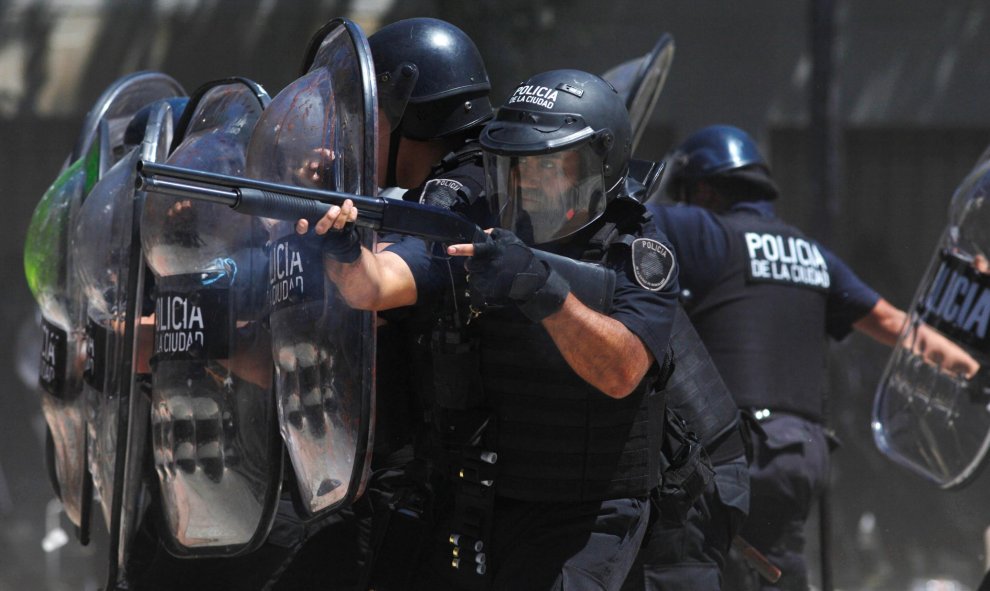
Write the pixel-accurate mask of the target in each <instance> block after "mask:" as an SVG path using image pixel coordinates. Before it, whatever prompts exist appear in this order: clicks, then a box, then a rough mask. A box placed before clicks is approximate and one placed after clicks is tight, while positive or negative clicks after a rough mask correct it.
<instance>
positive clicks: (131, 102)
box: [71, 72, 186, 161]
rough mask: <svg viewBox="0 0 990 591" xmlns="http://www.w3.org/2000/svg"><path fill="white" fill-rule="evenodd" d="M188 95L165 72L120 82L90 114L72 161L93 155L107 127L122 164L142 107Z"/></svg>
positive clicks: (141, 73) (102, 96) (137, 73)
mask: <svg viewBox="0 0 990 591" xmlns="http://www.w3.org/2000/svg"><path fill="white" fill-rule="evenodd" d="M185 94H186V92H185V90H183V88H182V86H181V85H180V84H179V83H178V82H176V80H175V79H174V78H172V77H171V76H169V75H167V74H163V73H161V72H135V73H133V74H128V75H126V76H123V77H121V78H119V79H118V80H117V81H115V82H114V83H113V84H111V85H110V86H109V87H107V89H106V90H104V91H103V94H101V95H100V97H99V98H98V99H97V100H96V102H95V103H94V104H93V107H92V108H91V109H90V110H89V112H87V113H86V118H85V120H84V121H83V128H82V133H81V134H80V136H79V139H78V140H77V141H76V147H75V149H74V150H73V152H72V157H71V158H72V160H76V159H78V158H80V157H81V156H82V155H83V154H85V153H86V152H88V151H89V148H90V145H91V144H92V143H93V141H94V140H95V139H96V138H97V133H98V131H99V128H100V125H101V124H105V125H106V126H107V132H108V134H109V135H108V139H109V141H110V145H111V146H113V147H114V149H113V154H112V155H113V157H114V161H116V160H119V159H120V157H121V156H123V155H124V151H126V150H125V148H124V145H123V144H124V142H123V135H124V130H125V129H126V128H127V124H128V122H129V121H130V120H131V116H132V115H133V114H134V113H135V112H136V111H137V110H138V109H140V108H141V107H144V106H145V105H150V104H151V103H153V102H155V101H157V100H159V99H163V98H169V97H173V96H185Z"/></svg>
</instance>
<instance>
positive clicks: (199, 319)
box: [155, 295, 206, 354]
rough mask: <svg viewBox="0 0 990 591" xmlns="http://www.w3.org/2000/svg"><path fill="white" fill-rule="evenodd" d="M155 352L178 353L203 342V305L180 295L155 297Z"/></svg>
mask: <svg viewBox="0 0 990 591" xmlns="http://www.w3.org/2000/svg"><path fill="white" fill-rule="evenodd" d="M155 318H156V319H157V320H156V326H155V329H156V330H155V353H156V354H158V353H165V354H168V353H182V352H186V351H189V350H190V349H192V348H193V347H195V346H198V347H200V348H203V347H205V346H206V332H205V331H206V324H205V322H204V321H203V308H202V307H201V306H199V305H197V304H196V303H194V302H192V301H191V300H190V298H188V297H185V296H182V295H165V296H162V297H159V298H157V299H156V300H155Z"/></svg>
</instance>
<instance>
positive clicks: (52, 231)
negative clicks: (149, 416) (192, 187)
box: [24, 72, 182, 544]
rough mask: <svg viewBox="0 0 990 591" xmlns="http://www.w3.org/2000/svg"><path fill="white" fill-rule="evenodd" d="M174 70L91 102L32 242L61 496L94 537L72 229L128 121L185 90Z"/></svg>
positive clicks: (128, 79) (131, 79)
mask: <svg viewBox="0 0 990 591" xmlns="http://www.w3.org/2000/svg"><path fill="white" fill-rule="evenodd" d="M181 92H182V88H181V86H179V84H178V83H177V82H176V81H175V80H174V79H172V78H170V77H168V76H166V75H164V74H159V73H155V72H144V73H139V74H132V75H128V76H125V77H123V78H121V79H119V80H117V81H116V82H114V83H113V84H111V85H110V87H109V88H108V89H107V90H106V91H104V92H103V94H102V95H101V96H100V98H99V99H98V100H97V101H96V103H95V104H94V105H93V107H92V109H90V112H89V114H88V115H87V118H86V122H85V124H84V125H83V129H82V132H81V134H80V138H79V140H78V142H77V145H76V148H75V150H74V151H73V153H72V154H71V155H70V156H69V160H68V162H69V163H70V164H67V166H66V167H65V168H64V169H63V171H62V174H61V175H60V176H59V178H58V179H57V180H56V181H55V183H54V184H53V185H52V186H51V188H49V190H48V191H47V192H46V193H45V195H44V196H43V197H42V199H41V201H40V202H39V204H38V206H37V208H36V209H35V212H34V216H33V217H32V220H31V224H30V226H29V228H28V234H27V240H26V243H25V253H24V264H25V273H26V275H27V279H28V285H29V286H30V288H31V291H32V293H33V295H34V296H35V298H36V300H37V302H38V305H39V307H40V308H41V312H42V331H43V350H42V354H41V364H40V367H41V375H40V380H39V384H40V386H41V407H42V413H43V414H44V416H45V420H46V423H47V425H48V429H49V431H50V433H51V436H52V449H53V462H54V473H55V477H56V481H57V487H58V494H59V498H60V499H61V501H62V504H63V507H64V508H65V512H66V515H67V516H68V517H69V519H70V521H72V522H73V523H74V524H76V525H77V526H78V527H79V529H78V535H79V539H80V541H82V543H84V544H85V543H87V541H88V526H89V507H90V502H91V497H92V492H91V489H90V487H91V481H90V479H89V476H88V472H87V465H86V463H87V460H86V447H87V446H86V425H85V423H86V408H85V397H84V396H82V395H81V393H82V373H83V359H84V341H85V334H84V333H85V328H84V327H85V322H84V320H83V318H84V315H85V311H84V309H83V295H82V291H81V289H80V287H79V286H78V284H77V282H76V280H75V275H74V273H72V272H71V271H70V270H71V269H72V268H73V267H74V262H73V258H74V255H75V251H74V249H71V248H69V244H70V234H71V229H72V227H73V226H74V223H75V220H76V216H77V213H78V210H79V207H80V205H81V204H82V202H83V200H84V199H85V197H86V195H87V194H88V193H89V191H90V190H91V189H92V187H93V185H94V184H95V183H96V181H97V180H98V179H99V178H100V176H101V175H102V174H103V173H104V172H105V171H106V170H107V169H108V168H109V167H110V166H111V165H112V164H113V163H114V162H115V160H116V159H117V158H119V156H120V155H121V153H122V152H123V135H124V134H123V131H124V129H125V127H126V122H127V121H128V120H129V119H130V118H131V116H132V115H133V114H134V113H135V111H137V110H138V109H139V108H140V107H142V106H144V105H145V104H147V103H148V102H150V101H152V100H155V99H158V98H164V97H170V96H174V95H175V94H176V93H181Z"/></svg>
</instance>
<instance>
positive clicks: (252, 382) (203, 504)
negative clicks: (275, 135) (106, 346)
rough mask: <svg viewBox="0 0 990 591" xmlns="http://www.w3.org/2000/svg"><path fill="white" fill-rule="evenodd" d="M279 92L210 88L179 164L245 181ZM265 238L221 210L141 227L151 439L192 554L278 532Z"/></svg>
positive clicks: (162, 206) (183, 213) (153, 202)
mask: <svg viewBox="0 0 990 591" xmlns="http://www.w3.org/2000/svg"><path fill="white" fill-rule="evenodd" d="M267 103H268V95H267V94H266V93H265V91H264V90H263V89H261V88H260V87H259V86H257V85H256V84H254V83H253V82H250V81H247V80H244V79H229V80H221V81H218V82H215V83H211V84H208V85H205V86H203V87H201V88H200V89H199V90H197V91H196V93H194V94H193V96H192V98H191V99H190V102H189V105H188V106H187V107H186V109H187V112H186V113H184V115H183V118H182V120H181V121H180V126H181V127H180V129H179V130H177V131H178V134H177V136H176V138H175V141H174V142H173V144H177V147H176V149H175V151H174V152H173V153H172V154H171V155H170V156H169V158H168V163H170V164H173V165H178V166H186V167H189V168H193V169H196V170H209V171H213V172H221V173H226V174H242V173H243V171H244V167H245V160H246V152H247V144H248V140H249V138H250V135H251V131H252V130H253V129H254V126H255V123H256V122H257V120H258V118H259V116H260V115H261V113H262V110H263V109H264V107H265V105H266V104H267ZM267 238H268V236H267V231H266V229H265V227H264V225H263V224H262V222H261V221H260V220H258V219H256V218H251V217H246V216H239V215H237V214H235V213H233V212H230V210H229V209H227V208H224V207H222V206H218V205H214V204H210V203H201V202H190V201H187V200H182V199H176V198H163V197H161V196H155V198H153V199H149V200H147V203H146V204H145V207H144V211H143V214H142V217H141V241H142V246H143V250H144V254H145V259H146V261H147V264H148V267H149V268H150V269H151V271H152V272H153V273H154V285H155V287H154V292H153V295H154V300H155V308H154V341H153V345H152V348H151V368H152V370H151V376H152V380H151V399H152V405H151V443H152V451H153V452H154V464H155V470H156V472H157V474H158V479H159V488H160V492H161V499H162V513H163V521H164V524H165V525H164V527H163V528H162V530H163V531H164V532H166V535H163V536H162V538H163V542H164V543H165V545H166V546H167V547H168V548H169V550H170V551H171V552H172V553H174V554H176V555H179V556H182V555H196V556H202V555H220V556H223V555H232V554H239V553H243V552H246V551H249V550H251V549H253V548H255V547H257V546H258V545H259V544H260V543H261V542H262V541H263V540H264V539H265V536H266V535H267V534H268V528H269V527H270V526H271V520H272V516H273V513H274V510H275V501H276V500H277V498H278V493H279V485H280V483H281V476H282V471H281V444H280V442H279V439H278V434H277V429H276V428H275V407H274V404H273V402H272V389H271V384H272V362H271V349H270V338H269V335H268V331H267V328H266V327H265V325H264V319H265V316H266V314H267V310H268V308H267V305H266V301H265V296H266V291H267V290H266V289H265V285H266V281H265V280H266V278H267V273H268V258H267V253H266V250H265V246H266V242H267Z"/></svg>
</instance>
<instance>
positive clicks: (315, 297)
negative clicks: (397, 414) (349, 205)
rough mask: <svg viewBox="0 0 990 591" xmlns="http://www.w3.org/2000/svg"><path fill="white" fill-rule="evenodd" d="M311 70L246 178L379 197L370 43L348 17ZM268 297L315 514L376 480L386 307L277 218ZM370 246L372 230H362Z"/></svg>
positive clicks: (280, 379) (286, 429) (265, 121)
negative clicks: (357, 306) (359, 303)
mask: <svg viewBox="0 0 990 591" xmlns="http://www.w3.org/2000/svg"><path fill="white" fill-rule="evenodd" d="M306 61H307V64H308V68H307V71H306V73H305V74H304V75H303V76H302V77H300V78H299V79H297V80H296V81H294V82H292V83H291V84H290V85H289V86H287V87H286V88H285V89H283V90H282V91H281V92H280V93H279V94H278V95H277V96H276V97H275V98H274V99H273V100H272V103H271V105H270V106H269V107H268V109H266V111H265V113H264V114H263V115H262V117H261V119H260V120H259V122H258V124H257V126H256V127H255V129H254V132H253V133H252V135H251V141H250V145H249V148H248V154H247V168H246V175H245V176H248V177H250V178H255V179H261V180H265V181H274V182H280V183H285V184H289V185H297V186H301V187H307V188H316V189H328V190H335V191H346V192H349V193H356V194H360V195H369V196H374V195H375V194H376V193H377V190H378V183H377V179H376V170H377V169H376V164H375V158H376V151H377V149H376V142H377V136H376V131H377V123H376V118H377V102H376V94H375V93H376V91H375V82H374V70H373V66H372V62H371V56H370V54H369V51H368V42H367V39H365V37H364V34H363V33H362V32H361V30H360V29H359V28H358V27H357V26H356V25H354V23H352V22H350V21H348V20H346V19H336V20H333V21H331V22H330V23H329V24H328V25H326V26H325V27H324V28H323V29H322V30H321V31H320V32H318V33H317V35H316V36H315V37H314V39H313V41H312V42H311V44H310V51H309V57H307V60H306ZM268 231H269V247H268V248H269V273H268V290H269V292H268V304H269V308H270V323H271V331H272V351H273V355H274V359H275V376H276V382H275V393H276V399H277V402H278V417H279V424H280V429H281V432H282V436H283V438H284V440H285V444H286V447H287V449H288V453H289V458H290V459H291V461H292V466H293V468H294V471H295V481H296V483H297V486H298V489H299V493H300V495H301V505H302V509H303V511H304V513H306V514H309V515H316V514H320V513H324V512H326V511H329V510H332V509H335V508H339V507H341V506H344V505H346V504H347V503H350V502H352V501H353V500H354V499H355V498H356V497H357V496H358V495H359V494H360V493H361V492H362V491H363V488H364V486H365V482H366V480H367V478H368V472H369V468H370V467H369V466H368V464H367V462H366V460H367V455H368V450H369V449H370V448H369V446H370V445H372V435H373V434H372V429H371V418H372V413H373V412H374V390H373V386H374V381H373V375H374V315H373V314H370V313H368V312H362V311H358V310H354V309H352V308H350V307H348V306H347V304H346V303H345V302H344V301H343V300H342V299H341V298H340V296H339V294H338V292H337V289H336V288H335V286H334V284H333V283H332V282H330V281H329V280H328V279H327V278H326V277H325V276H324V273H323V259H324V253H323V247H324V245H323V241H322V240H321V239H320V238H318V237H313V236H301V235H298V234H296V232H295V229H294V226H293V224H292V223H290V222H283V221H275V220H271V221H270V222H269V223H268ZM356 240H359V241H360V243H361V244H365V245H368V246H370V245H371V244H372V241H373V240H374V236H373V235H372V234H371V233H362V235H361V236H360V237H357V238H356Z"/></svg>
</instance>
